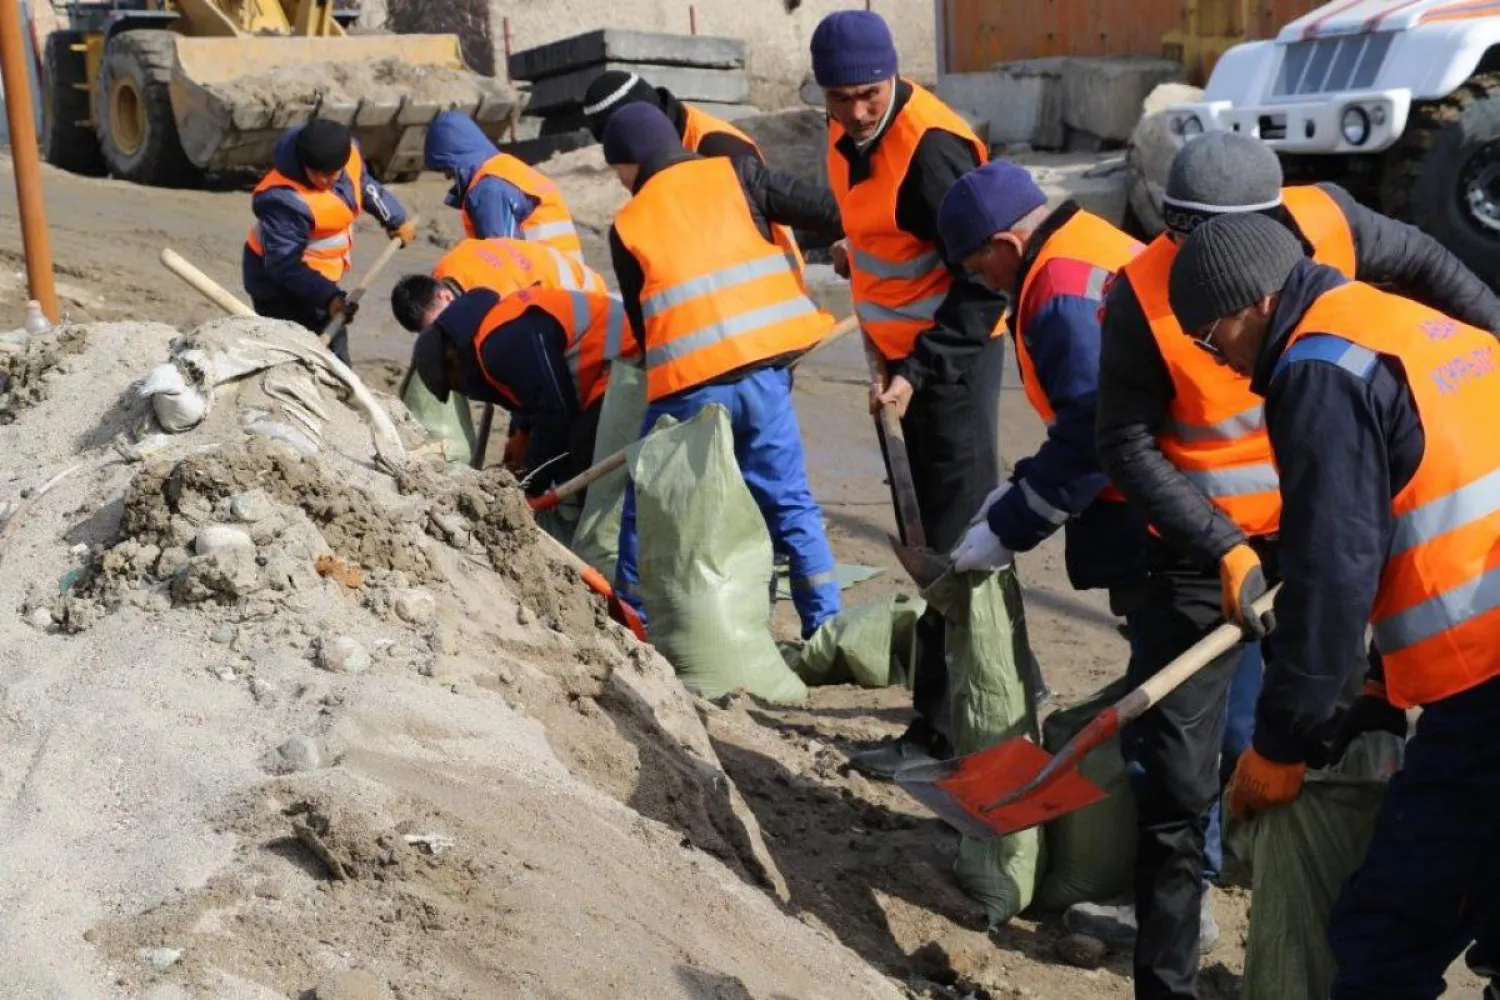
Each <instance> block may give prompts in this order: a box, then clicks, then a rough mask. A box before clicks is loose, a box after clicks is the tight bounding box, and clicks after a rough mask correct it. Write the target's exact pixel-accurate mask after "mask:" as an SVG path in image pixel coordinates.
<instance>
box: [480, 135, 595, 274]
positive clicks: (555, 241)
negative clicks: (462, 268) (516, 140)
mask: <svg viewBox="0 0 1500 1000" xmlns="http://www.w3.org/2000/svg"><path fill="white" fill-rule="evenodd" d="M486 177H497V178H499V179H500V180H502V181H505V182H506V183H508V184H511V185H513V186H514V187H515V188H517V189H518V190H520V191H521V192H522V193H523V194H525V195H527V196H528V197H530V198H532V199H533V200H535V201H536V203H537V204H536V207H535V208H534V209H532V211H531V214H530V215H529V216H527V217H526V220H525V221H524V222H522V223H521V236H522V238H523V239H527V240H535V241H537V242H539V243H546V244H548V245H550V246H553V247H556V248H557V249H558V250H561V251H562V252H563V253H565V254H567V255H568V256H569V257H572V258H574V259H575V260H577V261H579V262H580V263H581V262H582V261H583V244H582V242H580V240H579V238H578V230H577V228H575V227H574V225H573V216H572V214H571V213H570V212H569V211H568V206H567V203H566V202H564V201H563V197H562V192H561V191H559V190H558V189H557V185H556V184H554V183H552V181H550V180H548V179H547V176H546V175H545V174H543V173H542V172H541V171H539V170H537V169H536V168H535V167H531V166H528V165H527V164H526V163H525V162H524V161H522V160H520V159H518V158H516V157H514V156H511V155H510V154H509V153H497V154H495V155H494V156H492V157H490V158H489V159H488V160H485V161H484V163H483V164H482V165H481V166H480V167H479V169H478V170H476V171H474V176H473V177H472V178H471V179H470V180H469V187H470V188H473V187H474V185H475V184H478V183H479V182H480V181H481V180H483V179H484V178H486ZM465 193H466V194H467V192H465ZM464 204H465V203H464V202H463V201H460V205H461V206H462V205H464ZM460 214H461V216H462V218H463V223H464V232H466V233H468V234H469V237H470V238H471V239H472V238H474V237H477V236H480V235H484V234H480V233H478V232H476V231H475V228H474V220H473V218H471V217H470V215H469V210H468V208H466V207H461V209H460Z"/></svg>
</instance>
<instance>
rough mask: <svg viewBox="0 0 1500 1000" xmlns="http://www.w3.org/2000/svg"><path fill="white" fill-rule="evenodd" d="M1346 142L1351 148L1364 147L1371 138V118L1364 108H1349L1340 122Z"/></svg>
mask: <svg viewBox="0 0 1500 1000" xmlns="http://www.w3.org/2000/svg"><path fill="white" fill-rule="evenodd" d="M1339 128H1340V130H1341V131H1342V132H1343V134H1344V141H1345V142H1347V143H1348V144H1349V145H1351V146H1363V145H1364V144H1365V143H1366V142H1367V141H1368V140H1369V138H1370V116H1369V114H1368V113H1367V112H1366V111H1365V109H1364V108H1360V107H1347V108H1345V109H1344V116H1343V118H1341V119H1340V120H1339Z"/></svg>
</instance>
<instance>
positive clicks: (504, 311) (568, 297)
mask: <svg viewBox="0 0 1500 1000" xmlns="http://www.w3.org/2000/svg"><path fill="white" fill-rule="evenodd" d="M528 309H541V310H543V311H544V312H546V313H547V314H548V315H550V316H551V317H552V318H553V319H555V320H556V321H557V323H558V325H559V326H561V327H562V328H563V332H564V334H565V335H566V336H567V343H566V345H565V346H564V348H563V357H564V358H565V359H566V361H567V364H568V372H569V374H570V375H572V377H573V389H574V391H575V393H576V394H577V396H578V406H579V408H580V409H588V408H589V407H590V406H592V405H594V403H596V402H598V401H599V400H600V399H602V398H604V392H605V390H606V388H608V385H609V365H608V361H609V341H610V339H611V338H614V340H615V341H616V342H618V341H619V339H620V337H621V331H622V330H623V328H624V323H625V309H624V306H623V305H622V304H621V303H620V300H619V299H618V298H616V297H615V296H613V295H608V294H598V293H590V292H569V291H564V290H562V289H557V288H526V289H522V290H521V291H519V292H516V293H515V294H514V295H511V296H510V297H509V298H505V299H502V300H501V301H500V303H499V304H497V305H496V306H495V307H494V308H493V309H491V310H490V311H489V313H488V314H487V315H486V316H485V318H484V320H483V321H482V322H481V323H480V325H479V333H478V335H476V336H475V338H474V351H475V356H476V357H477V358H478V360H479V369H480V371H481V372H482V373H483V374H484V378H485V381H487V382H489V383H490V384H491V385H492V386H494V387H495V388H496V389H497V390H499V391H500V392H502V393H503V394H505V395H506V396H507V397H508V398H511V399H514V398H515V396H514V394H513V393H512V392H511V391H510V390H509V389H508V388H507V387H506V386H505V385H504V384H503V383H502V382H501V380H500V379H498V378H496V377H495V376H494V375H493V374H492V373H491V372H490V371H489V369H488V368H486V367H485V365H484V353H483V347H484V342H485V340H487V339H488V338H489V337H490V336H491V335H492V334H493V333H494V332H495V331H496V330H499V329H500V328H501V327H503V326H505V324H507V323H509V322H511V321H513V320H514V319H516V318H517V317H518V316H520V315H521V314H522V313H524V312H525V311H526V310H528Z"/></svg>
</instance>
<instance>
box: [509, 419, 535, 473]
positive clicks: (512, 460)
mask: <svg viewBox="0 0 1500 1000" xmlns="http://www.w3.org/2000/svg"><path fill="white" fill-rule="evenodd" d="M530 444H531V432H530V431H524V430H513V431H511V432H510V436H509V437H507V438H506V439H505V457H504V460H503V461H504V465H505V467H506V468H507V469H509V470H510V472H511V474H512V475H514V476H519V475H521V474H522V473H523V472H525V471H526V449H527V447H528V446H529V445H530Z"/></svg>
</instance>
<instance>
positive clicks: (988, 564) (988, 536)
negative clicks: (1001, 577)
mask: <svg viewBox="0 0 1500 1000" xmlns="http://www.w3.org/2000/svg"><path fill="white" fill-rule="evenodd" d="M949 558H951V559H952V560H953V568H954V569H956V570H958V571H959V572H960V573H967V572H969V571H971V570H984V571H985V572H994V571H995V570H997V569H1003V568H1004V567H1006V566H1009V565H1010V564H1011V562H1012V561H1013V560H1014V559H1015V554H1014V553H1012V552H1011V551H1010V549H1007V548H1006V547H1005V546H1004V545H1001V544H1000V539H999V538H998V537H996V535H995V533H994V532H993V531H991V530H990V526H989V523H988V522H986V521H982V520H981V521H980V522H979V523H978V524H976V525H974V526H973V527H971V528H970V529H969V530H968V531H967V532H965V533H964V537H963V539H962V540H961V541H960V542H959V543H958V544H957V545H956V546H954V548H953V553H952V555H951V556H949Z"/></svg>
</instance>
